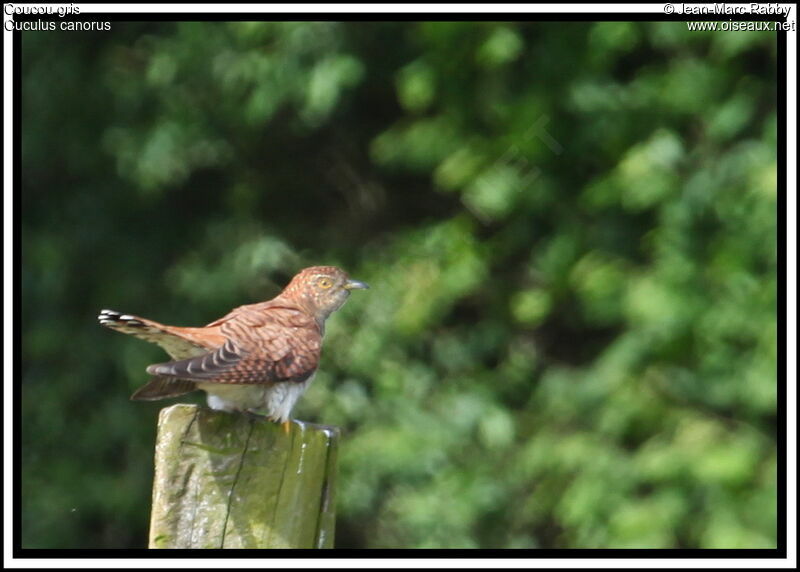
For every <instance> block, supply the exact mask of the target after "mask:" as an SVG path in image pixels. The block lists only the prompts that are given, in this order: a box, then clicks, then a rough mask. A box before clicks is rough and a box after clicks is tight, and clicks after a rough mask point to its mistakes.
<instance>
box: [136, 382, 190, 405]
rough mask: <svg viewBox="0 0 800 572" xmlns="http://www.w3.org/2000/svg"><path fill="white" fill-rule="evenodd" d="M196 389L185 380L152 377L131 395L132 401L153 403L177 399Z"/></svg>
mask: <svg viewBox="0 0 800 572" xmlns="http://www.w3.org/2000/svg"><path fill="white" fill-rule="evenodd" d="M195 389H197V386H196V385H195V383H194V382H193V381H188V380H186V379H172V378H168V377H154V378H152V379H151V380H150V381H148V382H147V383H146V384H144V385H143V386H142V387H140V388H139V389H137V390H136V392H135V393H134V394H133V395H131V399H132V400H134V401H155V400H157V399H166V398H167V397H178V396H179V395H183V394H184V393H189V392H190V391H194V390H195Z"/></svg>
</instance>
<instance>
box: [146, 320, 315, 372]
mask: <svg viewBox="0 0 800 572" xmlns="http://www.w3.org/2000/svg"><path fill="white" fill-rule="evenodd" d="M221 332H222V333H223V334H224V335H225V336H226V338H227V340H226V342H225V343H224V344H223V345H222V346H221V347H219V348H217V349H216V350H214V351H212V352H208V353H206V354H203V355H201V356H197V357H194V358H189V359H183V360H178V361H171V362H167V363H163V364H156V365H151V366H150V367H149V368H147V371H148V372H149V373H151V374H153V375H158V376H162V377H170V378H176V379H185V380H191V381H210V382H215V383H233V384H260V383H273V382H276V381H305V380H306V379H308V378H309V377H310V376H311V374H312V373H314V370H315V369H316V368H317V364H318V363H319V355H320V347H321V336H320V334H319V329H318V328H317V326H316V323H315V322H314V320H313V319H312V318H310V317H309V316H307V315H305V314H303V313H302V312H300V311H298V310H294V309H289V308H270V309H269V310H265V311H255V310H253V311H242V312H240V313H239V314H238V315H237V316H236V317H234V318H231V319H229V320H227V321H226V322H224V323H223V324H222V325H221Z"/></svg>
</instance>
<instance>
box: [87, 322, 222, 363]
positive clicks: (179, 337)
mask: <svg viewBox="0 0 800 572" xmlns="http://www.w3.org/2000/svg"><path fill="white" fill-rule="evenodd" d="M97 320H98V321H99V322H100V325H102V326H105V327H107V328H111V329H112V330H116V331H118V332H122V333H123V334H130V335H131V336H135V337H137V338H139V339H142V340H145V341H146V342H150V343H152V344H158V345H160V346H161V347H162V348H164V350H165V351H166V352H167V353H168V354H169V355H170V356H171V357H172V358H173V359H185V358H188V357H193V356H196V355H200V354H203V353H205V352H207V351H208V349H206V348H204V347H203V346H202V345H201V344H200V343H198V342H196V341H194V340H192V339H189V338H188V337H187V334H186V333H185V332H186V331H187V330H191V328H175V327H172V326H165V325H164V324H159V323H158V322H156V321H154V320H148V319H146V318H140V317H139V316H132V315H130V314H123V313H122V312H115V311H114V310H100V315H99V316H97Z"/></svg>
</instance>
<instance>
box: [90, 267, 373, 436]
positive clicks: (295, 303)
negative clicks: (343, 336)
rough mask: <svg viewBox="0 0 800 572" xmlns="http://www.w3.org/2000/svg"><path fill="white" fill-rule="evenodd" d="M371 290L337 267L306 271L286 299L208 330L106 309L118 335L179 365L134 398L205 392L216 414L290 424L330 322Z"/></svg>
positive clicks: (246, 310)
mask: <svg viewBox="0 0 800 572" xmlns="http://www.w3.org/2000/svg"><path fill="white" fill-rule="evenodd" d="M361 288H368V286H367V285H366V284H364V283H363V282H358V281H356V280H350V279H349V278H348V277H347V275H346V274H345V273H344V272H343V271H342V270H340V269H338V268H336V267H333V266H314V267H311V268H306V269H304V270H302V271H301V272H300V273H298V274H297V275H296V276H295V277H294V278H293V279H292V281H291V282H290V284H289V285H288V286H287V287H286V288H285V289H284V290H283V292H281V293H280V294H279V295H278V296H276V297H275V298H273V299H272V300H269V301H267V302H260V303H257V304H249V305H246V306H240V307H238V308H236V309H234V310H232V311H231V312H229V313H228V314H226V315H225V316H223V317H222V318H220V319H218V320H215V321H214V322H211V323H210V324H208V325H207V326H205V327H203V328H181V327H176V326H166V325H164V324H159V323H158V322H154V321H152V320H147V319H145V318H140V317H138V316H132V315H129V314H121V313H119V312H114V311H112V310H102V311H101V313H100V315H99V316H98V319H99V321H100V323H101V324H102V325H104V326H107V327H109V328H111V329H114V330H117V331H119V332H122V333H126V334H130V335H133V336H136V337H138V338H141V339H144V340H146V341H149V342H153V343H157V344H158V345H160V346H161V347H162V348H164V349H165V350H166V351H167V353H168V354H169V355H170V357H172V358H173V361H169V362H165V363H161V364H154V365H151V366H149V367H148V368H147V372H148V373H150V374H151V375H153V376H155V377H154V378H153V379H152V380H151V381H150V382H149V383H147V384H146V385H145V386H143V387H142V388H140V389H139V390H138V391H137V392H136V393H134V395H133V396H132V398H133V399H162V398H164V397H174V396H177V395H181V394H183V393H187V392H189V391H193V390H194V389H203V390H205V391H206V393H208V403H209V406H211V407H212V408H214V409H223V410H227V411H236V410H238V411H256V410H260V409H263V410H265V411H266V413H267V415H268V416H269V417H270V418H272V419H273V420H276V421H283V422H285V421H287V420H288V419H289V416H290V414H291V410H292V407H293V406H294V403H295V402H296V400H297V399H298V398H299V397H300V395H301V394H302V393H303V391H305V388H306V387H307V386H308V384H309V383H310V381H311V378H312V376H313V374H314V372H315V371H316V369H317V366H318V365H319V358H320V352H321V348H322V336H323V333H324V325H325V320H326V319H327V318H328V316H330V314H331V313H332V312H334V311H335V310H337V309H338V308H340V307H341V306H342V304H344V302H345V301H346V300H347V297H348V296H349V293H350V291H351V290H354V289H361Z"/></svg>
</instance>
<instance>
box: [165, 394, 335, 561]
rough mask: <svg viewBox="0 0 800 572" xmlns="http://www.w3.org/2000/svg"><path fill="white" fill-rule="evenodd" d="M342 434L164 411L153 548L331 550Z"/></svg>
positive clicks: (181, 408) (183, 408)
mask: <svg viewBox="0 0 800 572" xmlns="http://www.w3.org/2000/svg"><path fill="white" fill-rule="evenodd" d="M337 442H338V430H337V429H336V428H333V427H324V426H319V425H311V424H308V423H301V422H298V421H293V422H292V424H291V430H290V431H289V433H288V434H284V433H283V430H282V429H281V427H280V426H278V425H276V424H274V423H271V422H268V421H265V420H260V419H255V418H252V417H250V416H246V415H241V414H230V413H223V412H219V411H212V410H209V409H205V408H200V407H197V406H195V405H174V406H172V407H167V408H165V409H163V410H162V411H161V414H160V416H159V421H158V439H157V443H156V470H155V479H154V484H153V509H152V515H151V523H150V548H331V547H332V546H333V534H334V514H335V513H334V501H335V498H334V491H335V477H336V448H337Z"/></svg>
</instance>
